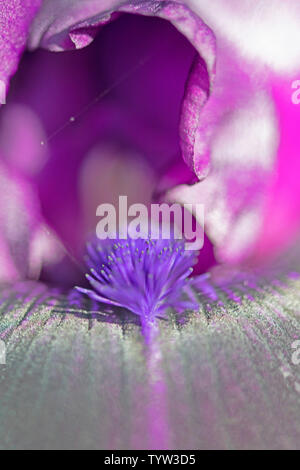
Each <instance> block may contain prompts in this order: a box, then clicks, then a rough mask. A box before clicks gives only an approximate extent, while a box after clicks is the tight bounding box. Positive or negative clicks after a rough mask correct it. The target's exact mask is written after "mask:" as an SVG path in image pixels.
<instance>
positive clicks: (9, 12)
mask: <svg viewBox="0 0 300 470" xmlns="http://www.w3.org/2000/svg"><path fill="white" fill-rule="evenodd" d="M40 3H41V0H2V1H1V4H0V83H1V82H2V85H1V89H0V95H1V96H0V98H1V100H0V104H1V103H2V104H3V103H4V102H5V96H4V90H3V88H7V86H8V82H9V78H10V77H11V76H12V75H13V74H14V73H15V71H16V69H17V66H18V62H19V59H20V56H21V54H22V52H23V50H24V48H25V46H26V41H27V37H28V32H29V27H30V24H31V22H32V20H33V18H34V16H35V15H36V13H37V10H38V8H39V6H40ZM3 84H4V85H3Z"/></svg>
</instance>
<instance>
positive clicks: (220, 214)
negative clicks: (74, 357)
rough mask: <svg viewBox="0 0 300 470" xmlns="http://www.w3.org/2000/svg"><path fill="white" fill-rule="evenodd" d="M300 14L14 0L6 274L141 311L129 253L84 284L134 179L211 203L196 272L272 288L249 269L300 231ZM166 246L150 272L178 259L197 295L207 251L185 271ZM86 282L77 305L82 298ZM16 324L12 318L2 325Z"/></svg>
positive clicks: (1, 179)
mask: <svg viewBox="0 0 300 470" xmlns="http://www.w3.org/2000/svg"><path fill="white" fill-rule="evenodd" d="M299 24H300V4H299V2H298V1H297V0H286V1H284V2H282V1H280V0H270V1H265V0H215V1H214V2H212V1H211V0H171V1H169V0H131V1H129V0H2V2H1V5H0V102H1V103H2V106H1V109H0V187H1V191H0V282H1V284H3V285H7V284H8V285H10V286H12V289H13V290H12V292H14V289H15V294H14V295H16V298H15V299H16V303H17V302H18V300H17V299H20V298H21V297H22V296H23V295H24V286H25V290H26V289H27V287H26V286H33V285H34V286H38V287H36V289H37V292H38V293H37V295H38V296H39V295H41V297H43V295H44V294H43V293H41V292H42V291H43V287H41V286H42V284H39V283H38V284H31V282H29V281H32V280H34V281H43V282H44V283H45V284H44V285H47V286H48V285H55V288H58V290H57V291H56V290H53V291H51V292H52V293H51V296H53V298H54V300H53V298H52V297H51V302H54V303H55V302H56V300H57V295H56V294H57V292H58V293H60V292H61V291H60V287H62V286H64V287H65V286H68V287H72V288H73V287H74V286H75V285H80V286H82V287H81V292H84V293H88V294H89V296H90V298H91V299H92V300H91V302H92V305H93V308H94V310H95V309H96V310H97V309H98V310H99V306H96V307H95V305H94V303H93V301H94V300H96V301H98V300H99V299H100V301H102V302H104V303H105V302H106V303H110V304H114V305H115V306H117V307H120V306H121V307H124V306H125V307H127V308H129V309H130V310H131V311H133V312H135V313H136V310H137V307H136V305H135V303H134V302H133V300H135V299H133V297H130V298H129V299H128V302H127V303H126V301H124V298H125V300H126V297H124V296H123V298H122V301H120V296H119V292H118V288H120V286H121V287H122V289H123V292H124V293H125V291H126V285H125V284H126V283H125V284H124V283H123V284H122V283H121V280H122V282H123V281H124V279H125V278H124V276H123V277H122V276H121V275H120V272H119V271H118V266H117V264H116V263H115V264H114V267H113V268H112V271H113V273H112V274H113V281H108V280H107V276H106V275H107V273H104V274H103V273H102V274H103V275H102V274H101V271H97V266H98V264H97V263H98V262H99V263H100V261H101V262H103V257H101V256H100V255H99V258H97V259H96V260H95V259H94V255H93V256H92V257H91V255H90V257H89V261H88V266H89V268H92V269H93V270H94V271H92V274H90V275H89V278H88V280H89V281H90V282H91V284H92V287H93V288H94V290H92V291H91V290H87V286H84V285H83V283H84V281H83V279H84V272H85V271H86V268H85V266H84V261H83V259H84V251H85V244H86V242H87V240H88V239H89V236H90V234H91V232H93V231H94V230H95V227H96V223H97V218H96V207H97V206H98V205H99V204H101V203H112V204H117V200H118V197H119V195H127V196H128V198H129V203H134V202H139V203H141V202H142V203H144V204H146V205H150V204H151V202H152V201H154V200H155V201H157V200H159V201H164V202H168V203H174V202H179V203H181V204H182V205H183V204H185V203H198V204H204V207H205V227H204V230H205V237H206V238H205V244H204V248H203V250H201V252H200V254H199V257H198V264H197V267H196V268H195V271H194V274H196V275H197V274H201V273H205V272H206V271H208V270H209V269H211V268H212V267H213V269H212V273H213V277H214V279H218V280H220V279H221V281H220V282H223V280H224V279H226V282H227V281H228V280H229V279H230V278H231V277H232V276H237V278H236V279H238V282H240V283H241V284H239V285H240V289H241V291H243V292H246V295H247V298H248V300H249V299H250V297H251V295H252V293H251V292H252V290H251V289H254V286H255V289H256V288H257V290H256V291H255V292H259V288H258V287H257V286H258V284H257V282H256V280H254V274H253V276H252V274H249V270H250V271H251V272H252V273H254V272H256V270H257V269H259V270H260V269H262V270H264V269H267V266H268V267H269V266H270V265H272V263H274V261H275V260H276V259H277V258H278V257H280V256H282V254H283V253H286V252H288V250H289V249H290V247H291V246H293V245H294V244H295V242H296V244H297V240H298V239H299V227H300V185H299V176H298V173H299V170H300V163H299V162H300V159H299V140H298V129H299V126H300V107H298V106H297V105H296V104H294V103H293V100H292V94H293V92H294V91H295V89H294V88H293V83H294V82H295V80H299V79H300V28H299ZM130 243H131V242H130ZM117 246H119V245H117ZM130 246H131V245H130ZM170 247H171V248H173V244H172V243H171V242H170ZM102 248H103V247H102ZM121 248H122V250H123V249H124V246H123V245H122V247H121ZM121 248H120V246H119V249H121ZM103 249H104V251H105V250H106V248H103ZM110 249H111V250H112V251H113V247H112V246H110ZM156 249H157V247H155V248H153V250H154V251H153V252H152V254H151V253H150V256H149V259H147V260H146V261H147V262H146V261H145V263H144V266H145V265H146V264H147V269H148V271H147V275H148V274H149V272H150V274H155V273H156V269H163V268H166V272H171V273H172V276H170V277H168V276H166V279H165V281H166V285H165V286H160V287H161V289H162V290H161V293H162V295H163V293H164V292H169V293H171V296H170V298H169V299H168V302H169V304H170V305H172V306H174V303H175V304H177V306H180V307H182V306H183V299H182V298H181V297H180V296H177V294H178V291H177V288H178V289H179V290H180V291H181V290H183V285H182V281H183V279H185V278H186V277H187V274H189V268H190V267H191V266H193V263H194V259H193V260H192V257H191V258H188V262H187V263H186V265H185V264H184V270H183V271H181V267H182V266H179V268H180V269H179V270H178V272H177V271H176V272H175V275H173V274H174V272H173V271H172V270H171V268H172V267H173V265H172V266H171V265H170V264H168V263H174V257H173V255H172V256H170V257H169V258H168V260H167V261H166V260H164V263H165V264H163V265H160V268H157V267H156V266H155V263H153V262H152V261H153V260H152V258H151V256H152V255H154V254H155V255H156V254H157V252H156ZM122 250H121V251H122ZM100 251H101V250H100ZM294 253H296V251H293V252H292V257H293V258H294V260H293V262H294V261H295V259H296V255H294ZM102 254H103V253H102ZM123 254H124V253H123ZM131 254H132V253H131ZM106 255H107V257H108V256H111V255H109V254H108V253H106V251H105V256H106ZM122 256H123V255H122ZM175 258H176V256H175ZM176 259H177V258H176ZM134 260H135V258H134V256H133V255H132V256H131V257H130V263H131V265H132V266H135V261H134ZM149 260H150V261H149ZM104 261H105V262H106V261H107V260H106V258H105V260H104ZM127 261H128V260H127ZM131 265H130V269H129V271H130V273H129V274H130V275H131V274H132V269H131V267H132V266H131ZM272 266H274V264H273V265H272ZM106 268H107V266H106ZM185 268H186V270H185ZM139 269H141V266H139ZM268 269H269V268H268ZM151 270H152V271H153V273H152V271H151ZM168 270H169V271H168ZM244 272H248V274H247V275H245V274H242V273H244ZM264 272H265V271H264ZM233 273H234V274H233ZM268 273H269V274H270V273H271V274H270V276H271V277H272V273H273V271H268ZM127 274H128V273H127ZM143 276H144V277H143ZM143 276H142V275H141V276H140V277H138V279H139V280H140V281H141V282H142V281H143V280H144V281H145V279H146V278H145V272H143ZM121 278H122V279H121ZM170 279H171V281H172V282H171V284H172V285H171V287H170V285H169V281H170ZM200 279H202V278H200ZM23 281H26V283H25V284H24V283H23ZM27 281H28V282H27ZM106 281H107V282H106ZM160 281H161V282H162V279H159V280H158V284H159V282H160ZM216 282H217V281H216ZM218 282H219V281H218ZM118 283H119V284H118ZM121 284H122V285H121ZM132 285H133V284H131V286H132ZM124 286H125V287H124ZM248 286H250V287H249V289H248ZM148 287H149V286H148ZM169 287H170V289H169ZM134 288H137V286H136V284H134ZM40 289H41V290H40ZM168 289H169V290H168ZM172 289H173V290H172ZM224 289H227V291H226V292H227V294H228V296H227V297H226V299H227V300H228V298H229V300H230V301H234V302H235V304H239V302H240V300H241V299H240V297H238V296H236V295H235V294H233V293H232V291H231V290H230V289H229V288H228V286H227V287H224ZM228 289H229V290H228ZM200 290H201V295H202V297H201V296H200V297H201V298H200V302H199V299H198V300H197V302H198V304H199V305H207V307H205V309H206V318H208V319H210V318H211V315H212V313H211V310H213V311H214V312H219V311H220V309H222V308H223V307H224V304H223V300H224V299H223V300H222V299H219V298H218V296H217V294H216V291H215V290H214V287H213V285H212V284H210V283H209V282H207V279H206V278H205V280H204V281H203V285H202V286H201V289H200V288H199V292H200ZM112 291H113V292H112ZM8 292H11V291H8ZM43 292H44V291H43ZM47 292H48V291H47ZM71 292H72V293H71V294H70V295H69V297H67V300H68V304H67V310H68V309H71V307H72V306H73V307H74V305H75V307H76V308H77V310H78V312H79V311H80V308H79V307H78V305H79V304H78V300H77V297H76V295H79V294H78V292H76V291H74V290H73V289H72V290H71ZM104 292H105V293H106V294H105V295H104ZM199 292H198V293H199ZM9 295H10V294H9ZM9 295H8V298H9ZM20 296H21V297H20ZM146 297H147V296H146ZM146 297H145V298H146ZM22 298H23V297H22ZM145 298H144V297H143V301H144V300H145ZM203 298H204V300H203ZM26 299H27V301H28V298H26ZM74 299H75V300H74ZM161 299H162V297H161ZM48 300H49V299H48ZM202 300H203V302H202ZM6 301H7V298H6V297H5V296H4V297H3V303H4V304H5V302H6ZM166 304H168V303H167V302H166ZM169 304H168V305H169ZM211 304H213V306H211ZM48 306H49V305H48ZM91 308H92V307H91ZM160 308H161V310H159V309H160ZM203 308H204V307H203ZM94 310H93V311H94ZM158 310H159V312H160V313H162V312H164V308H163V307H161V304H160V305H159V307H158ZM91 311H92V310H91ZM234 311H235V310H234V309H233V310H232V311H231V313H232V315H233V314H234ZM78 312H77V314H78V315H79V316H80V312H79V313H78ZM77 314H76V315H77ZM26 315H27V314H25V318H26ZM78 315H77V316H78ZM99 315H100V314H99ZM93 319H94V317H93V316H92V320H93ZM22 321H23V320H22ZM14 327H16V325H15V324H14V323H12V326H11V324H10V323H9V324H5V325H4V330H3V331H2V330H1V329H0V334H1V338H6V334H8V332H9V331H11V328H14ZM152 339H153V338H152ZM151 348H154V346H153V344H152V345H151V347H150V351H152V356H151V357H150V359H149V357H148V359H149V364H150V365H149V364H148V365H149V367H150V369H151V368H152V369H153V370H152V369H151V370H152V372H153V374H154V375H155V374H156V373H157V370H158V369H159V371H160V372H159V374H158V376H159V378H158V379H157V381H156V382H155V386H154V385H153V390H155V393H157V394H158V396H159V397H160V399H161V403H162V404H163V403H164V399H165V395H164V393H165V392H164V388H163V386H161V381H162V379H161V375H160V374H161V368H160V364H159V358H161V356H159V355H157V351H156V350H155V351H156V352H155V351H154V349H155V348H154V349H151ZM78 354H79V356H80V353H78ZM153 357H155V358H156V359H155V361H156V362H155V361H154V364H153V362H152V359H153ZM157 358H158V359H157ZM157 361H158V362H157ZM79 362H80V359H79ZM78 367H79V366H78ZM158 383H159V384H160V385H157V384H158ZM178 384H179V382H178ZM179 385H180V384H179ZM15 388H17V387H15ZM193 393H194V392H193V391H191V396H192V395H193ZM195 396H196V395H195ZM240 396H241V395H240ZM242 401H243V400H242V399H241V402H242ZM152 405H153V404H152ZM151 410H152V411H151ZM153 410H154V412H156V411H157V408H156V407H155V404H154V405H153V407H150V414H152V412H153ZM155 410H156V411H155ZM148 411H149V410H148ZM164 413H165V414H166V409H164ZM164 413H162V414H161V422H160V424H159V425H157V427H155V426H154V428H155V430H154V431H155V432H154V431H153V429H152V431H153V433H152V435H153V436H154V435H156V432H158V429H159V430H160V431H159V432H160V433H161V434H160V441H159V442H163V443H164V444H162V445H164V446H166V447H167V446H168V445H172V444H171V442H173V441H172V439H171V437H170V436H169V435H168V430H167V427H164V426H165V425H166V416H165V414H164ZM178 422H181V421H180V420H179V421H178ZM150 434H151V433H150ZM157 442H158V441H157V440H155V439H153V441H152V445H155V444H154V443H156V444H157ZM190 442H191V441H189V442H187V446H190V445H191V444H190ZM142 445H145V443H142ZM240 447H242V445H241V446H240Z"/></svg>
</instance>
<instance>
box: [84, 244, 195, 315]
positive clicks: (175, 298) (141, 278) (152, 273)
mask: <svg viewBox="0 0 300 470" xmlns="http://www.w3.org/2000/svg"><path fill="white" fill-rule="evenodd" d="M197 254H198V253H196V252H195V251H187V250H185V246H184V241H183V240H174V239H172V240H164V239H158V240H153V239H150V238H149V239H137V240H136V239H132V238H128V239H127V240H121V239H115V240H110V239H107V240H98V239H94V240H93V241H92V242H90V243H88V244H87V256H86V264H87V267H88V269H89V273H88V274H86V278H87V279H88V281H89V283H90V284H91V287H92V289H86V288H81V287H76V289H77V290H78V291H80V292H82V293H83V294H86V295H88V296H89V297H90V298H92V299H94V300H96V301H98V302H100V303H104V304H108V305H111V306H116V307H123V308H125V309H127V310H130V311H131V312H132V313H134V314H136V315H138V316H140V317H141V321H142V323H143V322H144V321H150V322H151V321H152V320H154V319H155V318H156V317H160V318H165V317H166V316H167V313H168V310H169V309H175V310H176V311H177V312H178V311H182V310H187V309H194V308H195V304H194V302H193V301H191V299H189V298H188V296H186V295H185V287H186V286H187V284H188V283H189V280H190V278H189V276H190V275H191V273H192V271H193V266H194V265H195V263H196V261H197Z"/></svg>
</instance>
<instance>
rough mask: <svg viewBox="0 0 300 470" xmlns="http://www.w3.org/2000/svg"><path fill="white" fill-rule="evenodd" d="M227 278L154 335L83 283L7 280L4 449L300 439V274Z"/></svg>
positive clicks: (222, 445)
mask: <svg viewBox="0 0 300 470" xmlns="http://www.w3.org/2000/svg"><path fill="white" fill-rule="evenodd" d="M226 277H227V282H226V284H224V281H223V282H221V281H220V279H221V277H220V275H219V276H216V275H215V276H214V279H215V280H214V281H213V282H209V281H207V282H206V283H204V284H203V283H202V287H201V290H198V294H197V295H198V301H199V311H198V312H194V313H193V314H191V315H189V316H188V317H187V318H186V323H185V325H184V326H183V325H180V326H179V325H178V324H177V323H176V321H175V319H174V322H171V323H167V322H163V321H162V322H160V323H159V329H158V331H155V334H154V335H153V336H152V340H151V342H150V343H147V344H145V343H144V340H143V336H142V335H141V331H140V327H139V326H138V325H136V324H135V323H134V322H133V320H132V319H130V318H129V317H127V318H126V317H125V316H124V315H123V316H122V317H121V318H120V317H117V316H114V315H108V314H104V313H103V314H102V313H101V312H99V310H98V309H97V308H96V303H89V304H87V303H86V301H85V300H83V299H82V298H80V297H78V294H76V293H74V291H73V292H70V294H68V295H66V296H59V295H58V293H57V292H55V291H51V290H48V289H47V288H45V287H44V286H43V285H40V284H30V283H24V284H18V285H17V286H15V288H14V289H10V288H5V289H2V293H1V306H0V315H1V316H0V318H1V321H0V338H1V339H2V340H3V341H4V343H5V345H6V365H0V387H1V394H0V404H1V406H0V417H1V419H0V423H1V426H0V447H1V448H2V449H3V448H5V449H24V448H25V449H31V448H34V449H37V448H38V449H49V448H50V449H81V448H82V449H138V448H142V449H145V448H146V449H151V448H154V449H174V448H178V449H193V448H197V449H198V448H199V449H212V448H215V449H247V448H255V449H295V448H299V441H300V427H299V403H300V395H299V393H300V369H299V364H298V365H297V361H295V359H297V358H296V354H294V353H295V352H296V351H295V341H297V340H299V337H300V321H299V320H300V317H299V311H300V297H299V287H300V280H299V274H297V273H296V271H295V268H293V271H291V270H284V271H283V270H281V271H275V272H273V273H272V274H270V273H269V274H268V275H267V274H265V275H260V276H258V275H256V276H254V275H251V276H248V275H244V276H243V277H241V275H239V277H238V278H236V279H235V280H232V281H231V282H228V273H227V275H226ZM217 278H218V281H216V279H217ZM2 350H3V348H2ZM2 362H3V354H2Z"/></svg>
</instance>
